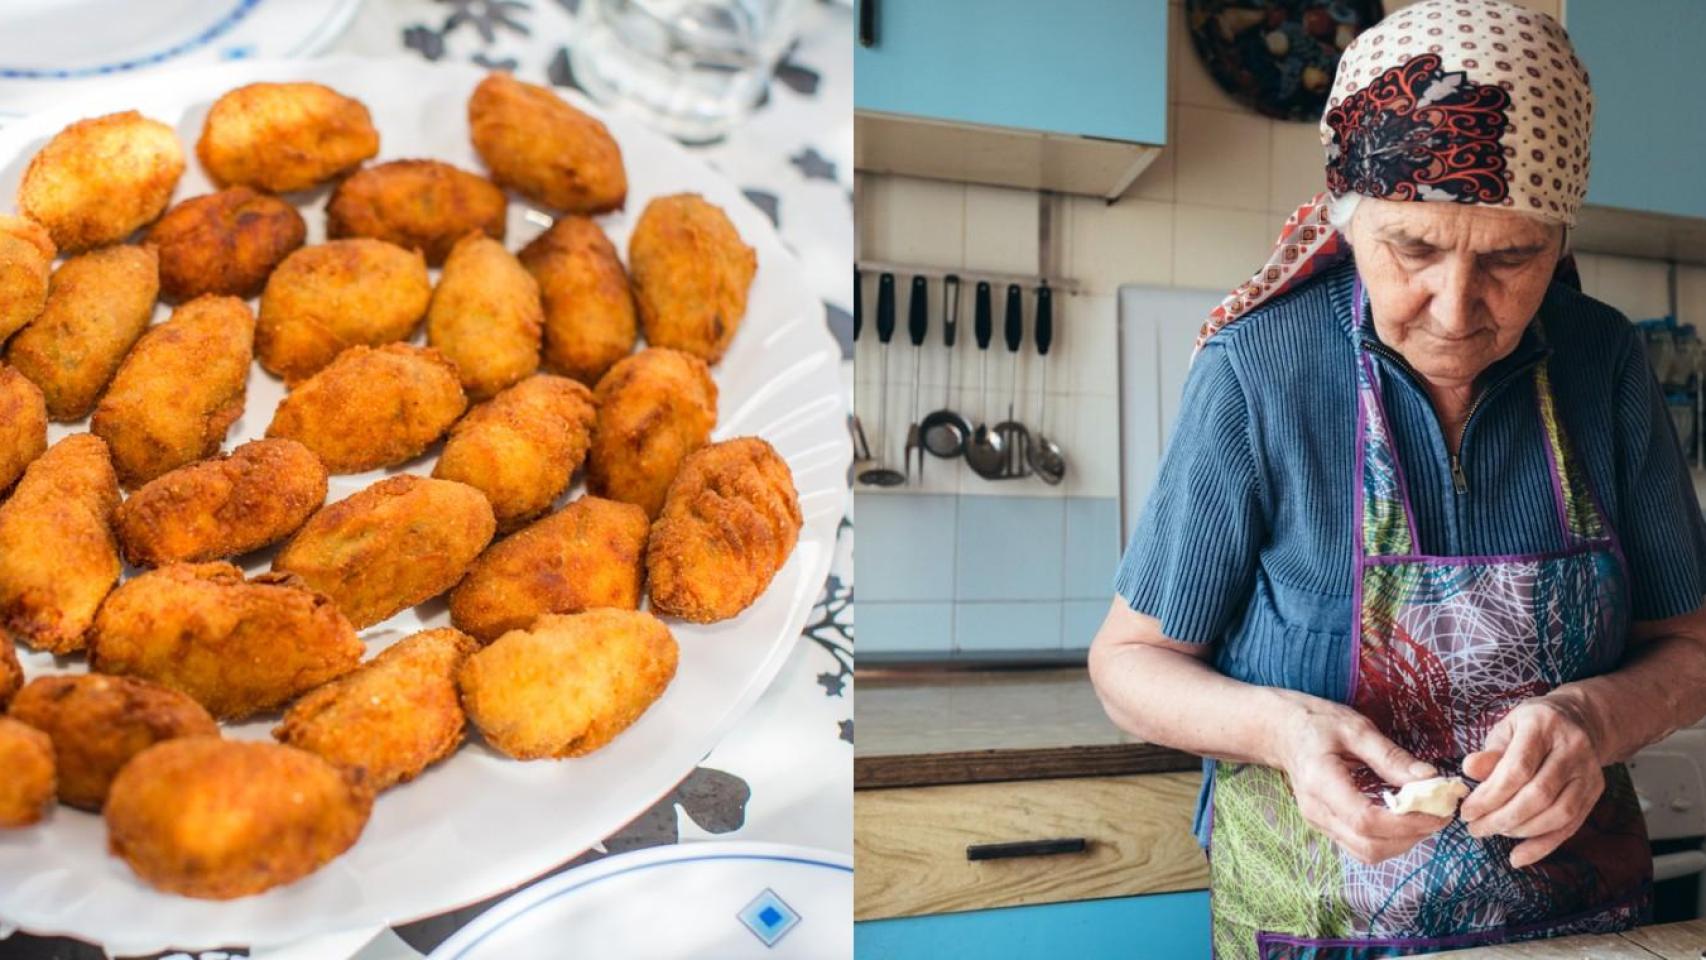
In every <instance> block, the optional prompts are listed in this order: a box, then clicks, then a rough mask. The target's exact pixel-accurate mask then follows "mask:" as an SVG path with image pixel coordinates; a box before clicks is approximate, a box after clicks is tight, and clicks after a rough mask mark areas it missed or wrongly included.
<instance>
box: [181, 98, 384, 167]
mask: <svg viewBox="0 0 1706 960" xmlns="http://www.w3.org/2000/svg"><path fill="white" fill-rule="evenodd" d="M378 152H379V131H377V130H375V129H374V128H373V118H372V117H371V116H370V115H369V114H368V112H367V107H365V106H363V105H362V102H361V101H360V100H355V99H352V98H350V97H346V96H344V95H343V94H341V93H339V92H337V91H336V90H333V89H332V88H331V87H327V86H322V85H321V84H318V83H251V84H249V85H248V86H243V87H238V88H237V89H235V90H232V91H230V92H229V93H227V94H225V95H224V96H222V97H220V98H219V99H218V100H215V101H214V102H213V108H212V109H210V110H209V111H208V112H207V120H206V122H205V123H204V124H203V125H202V128H201V139H200V140H198V141H197V142H196V145H195V153H196V157H197V158H199V159H200V160H201V165H202V167H203V168H204V169H205V170H207V175H208V176H209V177H211V178H212V179H213V182H214V183H216V184H218V185H219V186H221V187H231V186H244V187H254V188H255V189H257V190H265V191H266V192H268V193H289V192H290V191H292V190H306V189H308V188H309V187H312V186H315V185H317V184H319V183H321V182H323V181H326V180H329V179H331V178H332V177H335V176H337V175H338V174H340V173H343V172H344V171H345V170H351V169H354V168H355V167H356V166H358V165H359V164H360V163H361V162H362V161H363V160H366V159H368V158H370V157H372V156H374V155H375V154H377V153H378Z"/></svg>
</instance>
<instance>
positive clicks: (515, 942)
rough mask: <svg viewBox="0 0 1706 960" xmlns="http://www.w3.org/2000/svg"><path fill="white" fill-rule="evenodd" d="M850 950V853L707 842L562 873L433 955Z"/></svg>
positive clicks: (463, 958) (730, 958) (467, 958)
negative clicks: (848, 854)
mask: <svg viewBox="0 0 1706 960" xmlns="http://www.w3.org/2000/svg"><path fill="white" fill-rule="evenodd" d="M852 955H853V858H852V857H849V856H847V855H846V854H841V853H833V852H831V851H827V850H814V849H811V848H809V847H792V846H785V845H782V844H774V843H723V842H704V843H683V844H675V845H672V846H667V847H653V848H651V849H648V850H639V851H635V852H634V853H625V854H620V855H617V856H613V857H607V858H605V859H603V860H599V861H596V862H594V863H590V864H587V865H586V866H584V867H578V868H576V869H574V870H569V871H567V872H564V873H560V874H558V875H556V876H554V877H551V878H550V879H547V880H545V881H542V882H540V883H538V884H535V885H534V886H532V887H529V888H527V889H526V890H523V891H522V892H521V893H519V894H516V895H515V896H513V897H511V898H510V899H508V900H505V901H504V902H502V903H500V904H498V905H497V906H495V907H493V908H492V909H490V910H488V911H486V912H485V913H483V914H481V915H480V917H479V918H478V919H476V920H475V921H474V922H473V923H471V924H469V925H468V926H466V927H463V928H462V929H461V930H460V931H458V932H457V934H456V935H455V936H454V937H451V938H450V939H449V940H446V941H445V942H444V943H442V944H440V945H439V948H438V949H437V950H434V951H433V953H432V957H431V960H498V958H504V960H513V958H515V957H546V956H550V957H563V958H570V957H718V958H726V960H743V958H764V960H779V958H795V957H800V958H804V957H811V958H814V960H821V958H834V957H851V956H852Z"/></svg>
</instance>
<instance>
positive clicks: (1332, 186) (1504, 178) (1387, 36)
mask: <svg viewBox="0 0 1706 960" xmlns="http://www.w3.org/2000/svg"><path fill="white" fill-rule="evenodd" d="M1592 133H1593V91H1592V90H1591V89H1589V87H1588V75H1587V71H1586V70H1585V69H1583V67H1582V64H1581V61H1580V60H1578V59H1577V58H1576V54H1575V50H1574V48H1573V47H1572V46H1571V45H1570V38H1569V37H1568V36H1567V35H1566V34H1565V33H1564V28H1563V27H1561V26H1559V25H1558V22H1557V21H1556V20H1553V19H1552V18H1551V17H1549V16H1547V15H1546V14H1544V13H1538V12H1536V11H1532V10H1528V9H1526V8H1524V7H1522V6H1519V5H1517V4H1515V3H1511V2H1509V0H1422V2H1420V3H1416V4H1414V5H1412V6H1409V7H1405V8H1404V9H1402V10H1400V11H1398V12H1397V13H1394V14H1392V15H1391V16H1389V17H1387V18H1386V19H1384V20H1382V21H1380V22H1379V23H1378V24H1376V25H1375V26H1374V27H1372V28H1371V29H1369V30H1367V31H1365V32H1363V34H1362V35H1361V36H1358V37H1357V38H1356V39H1355V40H1353V41H1351V43H1350V45H1349V46H1348V47H1346V48H1345V53H1344V56H1343V57H1342V58H1341V59H1340V60H1339V71H1338V74H1337V75H1336V76H1335V77H1334V80H1333V95H1332V97H1331V98H1330V99H1329V100H1328V103H1327V111H1326V113H1325V114H1323V115H1322V117H1321V143H1322V145H1323V146H1324V147H1325V148H1326V153H1327V187H1328V192H1323V193H1319V194H1316V195H1315V196H1314V197H1313V198H1311V199H1310V200H1309V202H1307V203H1305V204H1303V205H1302V206H1301V207H1299V208H1298V209H1297V212H1296V213H1293V214H1292V215H1291V216H1290V217H1289V218H1288V219H1287V220H1286V222H1285V227H1284V228H1283V229H1282V230H1281V231H1280V236H1279V240H1278V242H1277V243H1276V244H1275V247H1274V252H1273V254H1272V255H1271V256H1270V257H1269V258H1268V262H1267V263H1266V264H1265V265H1263V267H1262V269H1261V270H1260V271H1258V272H1257V273H1256V275H1255V276H1253V277H1251V278H1250V279H1249V280H1247V281H1245V282H1244V283H1243V284H1241V285H1240V286H1239V287H1238V288H1237V289H1236V290H1234V291H1232V293H1231V294H1230V295H1228V296H1227V298H1226V299H1225V300H1223V301H1221V303H1220V305H1219V306H1218V307H1216V308H1215V309H1214V311H1213V312H1212V313H1211V314H1209V317H1208V320H1207V321H1206V322H1205V323H1204V324H1203V327H1202V331H1201V332H1200V333H1199V334H1198V335H1197V348H1198V349H1201V347H1202V345H1203V343H1204V342H1205V341H1207V340H1208V338H1209V337H1211V336H1213V335H1214V334H1215V333H1217V332H1218V331H1220V330H1221V329H1222V328H1224V327H1226V326H1227V325H1229V324H1231V323H1233V322H1235V321H1237V320H1238V318H1240V317H1242V316H1244V315H1245V314H1247V313H1249V312H1250V311H1251V310H1253V309H1255V308H1256V307H1257V306H1258V305H1260V304H1262V303H1264V302H1266V301H1268V300H1270V299H1272V298H1274V297H1277V296H1279V295H1280V294H1282V293H1285V292H1286V291H1288V290H1291V289H1293V288H1295V287H1296V286H1298V285H1299V284H1300V283H1302V282H1303V281H1305V280H1307V279H1308V278H1309V277H1311V276H1314V275H1315V274H1317V273H1320V272H1321V271H1323V270H1325V269H1327V268H1329V267H1332V266H1334V265H1336V264H1338V263H1340V262H1342V261H1344V260H1345V259H1346V258H1347V257H1349V256H1350V247H1349V245H1348V244H1347V243H1346V242H1345V238H1344V237H1343V236H1341V235H1340V233H1339V231H1337V230H1336V229H1334V228H1333V226H1332V225H1331V224H1330V223H1329V222H1328V220H1327V204H1328V201H1329V199H1330V197H1331V196H1332V195H1343V194H1347V193H1356V194H1361V195H1363V196H1367V197H1377V198H1380V199H1385V200H1415V201H1426V202H1443V203H1472V204H1479V205H1483V206H1498V207H1507V208H1509V209H1512V210H1521V211H1524V212H1526V213H1529V214H1532V215H1534V216H1537V217H1540V218H1542V219H1545V220H1550V221H1552V222H1555V223H1561V224H1563V225H1565V226H1573V225H1574V224H1575V222H1576V212H1577V211H1578V210H1579V209H1580V208H1581V204H1582V198H1583V197H1584V196H1585V195H1586V194H1587V183H1588V141H1589V138H1590V137H1591V136H1592ZM1574 272H1575V269H1574V263H1573V262H1572V261H1571V260H1570V259H1569V258H1565V260H1563V261H1560V263H1559V274H1560V278H1561V279H1566V280H1573V278H1574Z"/></svg>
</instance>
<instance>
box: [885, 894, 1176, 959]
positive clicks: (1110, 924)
mask: <svg viewBox="0 0 1706 960" xmlns="http://www.w3.org/2000/svg"><path fill="white" fill-rule="evenodd" d="M853 950H854V955H855V956H857V957H860V958H865V957H873V958H875V957H882V958H885V960H1030V958H1033V957H1071V958H1073V960H1114V958H1118V960H1209V941H1208V892H1207V891H1205V890H1196V891H1191V892H1189V893H1169V894H1161V895H1157V896H1149V897H1121V898H1117V899H1111V900H1083V901H1076V902H1072V903H1056V904H1049V905H1047V906H1041V907H1017V908H1012V909H1005V910H976V911H972V912H969V913H950V914H943V915H940V916H928V917H905V918H901V919H897V920H876V921H867V922H864V923H858V924H855V925H854V927H853Z"/></svg>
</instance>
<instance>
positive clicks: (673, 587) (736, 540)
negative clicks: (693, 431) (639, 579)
mask: <svg viewBox="0 0 1706 960" xmlns="http://www.w3.org/2000/svg"><path fill="white" fill-rule="evenodd" d="M801 522H802V519H801V515H800V499H799V496H798V495H797V494H796V493H795V491H794V475H793V473H792V472H791V471H790V470H789V469H788V463H787V461H785V460H783V459H782V458H781V456H780V455H778V454H777V453H776V450H775V448H774V447H772V446H770V444H769V443H767V442H765V441H764V440H761V439H759V438H758V437H737V438H735V439H733V440H724V441H722V442H721V443H713V444H711V445H710V446H708V447H704V448H701V449H700V450H698V451H697V452H695V453H694V454H693V455H691V456H689V457H688V458H687V462H685V463H683V464H682V465H681V473H679V474H678V475H676V478H675V483H673V484H671V485H670V488H669V499H668V500H667V501H665V503H664V508H663V514H662V515H661V516H659V517H658V519H657V522H656V523H654V524H652V534H651V540H650V542H649V543H647V545H646V576H647V579H648V582H649V583H650V589H651V598H652V609H653V610H656V611H658V612H659V613H666V614H671V615H674V616H677V617H681V618H683V619H686V620H692V621H695V622H697V623H714V622H716V621H718V620H727V619H728V618H730V617H733V616H735V615H736V614H739V613H740V612H741V611H742V610H745V609H746V608H747V607H749V606H751V605H752V602H753V601H754V600H757V599H758V597H759V596H760V595H761V594H763V593H764V590H765V588H766V587H768V586H770V580H771V578H772V577H774V576H776V571H778V570H780V569H782V565H783V564H784V563H786V562H787V561H788V555H789V554H790V553H793V552H794V543H795V542H796V541H797V540H798V539H799V536H800V524H801Z"/></svg>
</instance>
